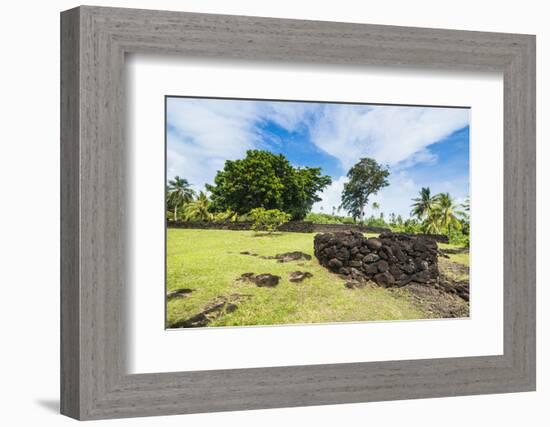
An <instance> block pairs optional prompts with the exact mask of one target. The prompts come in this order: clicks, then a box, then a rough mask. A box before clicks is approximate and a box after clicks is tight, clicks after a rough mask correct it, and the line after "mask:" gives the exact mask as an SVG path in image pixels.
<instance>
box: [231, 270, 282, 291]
mask: <svg viewBox="0 0 550 427" xmlns="http://www.w3.org/2000/svg"><path fill="white" fill-rule="evenodd" d="M279 280H281V277H280V276H275V275H274V274H271V273H262V274H254V273H243V274H241V277H239V278H238V279H237V281H239V282H252V283H254V284H255V285H256V286H258V287H260V288H274V287H275V286H277V285H278V284H279Z"/></svg>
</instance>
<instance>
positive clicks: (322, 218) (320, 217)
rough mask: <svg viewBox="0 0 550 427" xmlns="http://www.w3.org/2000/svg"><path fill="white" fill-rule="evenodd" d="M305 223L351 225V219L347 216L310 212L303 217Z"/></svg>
mask: <svg viewBox="0 0 550 427" xmlns="http://www.w3.org/2000/svg"><path fill="white" fill-rule="evenodd" d="M305 220H306V221H311V222H313V223H315V224H353V222H354V221H353V218H351V217H349V216H338V215H330V214H326V213H316V212H310V213H308V214H307V215H306V217H305Z"/></svg>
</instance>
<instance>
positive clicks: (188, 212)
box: [184, 191, 214, 221]
mask: <svg viewBox="0 0 550 427" xmlns="http://www.w3.org/2000/svg"><path fill="white" fill-rule="evenodd" d="M209 208H210V200H209V199H208V196H207V195H206V194H205V193H203V192H202V191H201V192H200V193H199V196H198V197H197V198H196V199H195V200H193V201H192V202H190V203H188V204H187V205H186V206H185V208H184V214H185V218H186V219H187V220H192V221H208V220H211V219H212V218H213V217H214V216H213V215H212V213H211V212H209V211H208V209H209Z"/></svg>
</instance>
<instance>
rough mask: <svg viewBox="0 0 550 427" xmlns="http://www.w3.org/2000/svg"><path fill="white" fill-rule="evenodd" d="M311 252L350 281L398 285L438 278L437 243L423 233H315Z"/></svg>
mask: <svg viewBox="0 0 550 427" xmlns="http://www.w3.org/2000/svg"><path fill="white" fill-rule="evenodd" d="M314 251H315V256H316V257H317V259H318V260H319V263H320V264H321V265H324V266H325V267H327V268H329V269H330V270H332V271H334V272H337V273H339V274H341V275H343V276H346V277H350V278H352V279H354V280H353V281H355V279H358V280H359V279H360V280H369V279H372V280H374V281H375V282H376V283H377V284H378V285H381V286H394V285H397V286H402V285H403V284H406V283H409V282H411V281H414V282H418V283H435V282H436V281H437V280H438V278H439V271H438V266H437V256H438V248H437V243H436V242H435V241H434V240H432V239H430V238H427V237H424V236H417V235H409V234H401V233H391V232H387V233H382V234H380V236H379V237H378V238H369V239H367V238H366V237H364V236H363V234H362V233H359V232H355V231H344V232H335V233H324V234H317V235H316V236H315V240H314ZM353 281H351V282H353ZM350 286H351V285H350Z"/></svg>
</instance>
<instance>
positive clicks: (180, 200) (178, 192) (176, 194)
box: [166, 176, 195, 221]
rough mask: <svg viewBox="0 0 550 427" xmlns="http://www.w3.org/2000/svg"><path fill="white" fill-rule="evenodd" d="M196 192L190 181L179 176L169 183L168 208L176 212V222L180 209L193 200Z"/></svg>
mask: <svg viewBox="0 0 550 427" xmlns="http://www.w3.org/2000/svg"><path fill="white" fill-rule="evenodd" d="M194 196H195V192H194V191H193V190H192V189H191V185H190V184H189V181H187V180H186V179H185V178H180V177H179V176H176V177H174V179H172V180H170V181H168V188H167V198H166V201H167V203H168V207H169V208H170V209H173V210H174V221H177V220H178V209H179V208H181V207H182V206H183V205H184V204H186V203H189V202H191V201H192V200H193V197H194Z"/></svg>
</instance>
